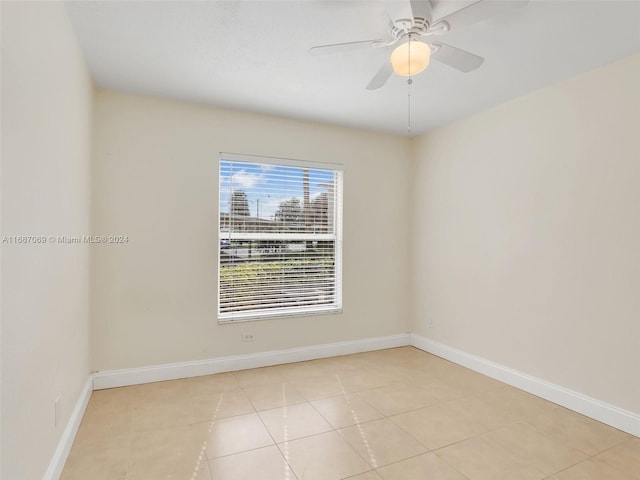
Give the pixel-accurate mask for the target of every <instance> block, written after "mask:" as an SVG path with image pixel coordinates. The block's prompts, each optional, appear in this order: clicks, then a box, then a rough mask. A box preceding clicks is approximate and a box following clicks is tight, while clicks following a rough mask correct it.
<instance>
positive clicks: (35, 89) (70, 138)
mask: <svg viewBox="0 0 640 480" xmlns="http://www.w3.org/2000/svg"><path fill="white" fill-rule="evenodd" d="M1 8H2V150H1V156H2V222H1V227H2V235H6V236H10V235H44V236H50V235H76V234H85V233H88V232H89V179H90V177H89V166H90V160H89V158H90V145H89V138H90V137H89V136H90V122H91V102H92V95H93V91H92V85H91V81H90V79H89V75H88V72H87V69H86V67H85V64H84V61H83V59H82V55H81V52H80V51H79V48H78V45H77V42H76V39H75V35H74V32H73V30H72V28H71V25H70V23H69V20H68V18H67V16H66V12H65V9H64V6H63V5H62V4H61V3H53V2H43V3H35V2H2V6H1ZM88 282H89V251H88V248H87V247H82V246H78V245H53V244H51V243H47V244H45V245H9V244H3V245H2V291H1V295H2V308H1V314H2V472H1V473H0V477H2V478H3V479H7V480H10V479H25V480H26V479H39V478H42V476H43V475H44V473H45V470H46V468H47V465H48V464H49V461H50V459H51V457H52V455H53V453H54V451H55V448H56V446H57V444H58V441H59V439H60V436H61V434H62V432H63V431H64V428H65V427H66V424H67V421H68V420H69V417H70V414H71V412H72V410H73V408H74V406H75V404H76V402H77V400H78V398H79V395H80V392H81V390H82V387H83V386H84V385H85V382H86V381H87V379H88V374H89V366H88V313H89V312H88V309H89V307H88V301H89V286H88ZM58 396H59V397H60V403H59V411H58V413H59V416H58V423H57V426H54V400H55V399H56V398H58Z"/></svg>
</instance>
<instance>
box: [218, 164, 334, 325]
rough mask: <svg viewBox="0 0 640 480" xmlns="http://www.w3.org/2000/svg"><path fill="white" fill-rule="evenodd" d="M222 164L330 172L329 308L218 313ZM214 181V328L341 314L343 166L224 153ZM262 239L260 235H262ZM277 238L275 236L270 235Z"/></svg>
mask: <svg viewBox="0 0 640 480" xmlns="http://www.w3.org/2000/svg"><path fill="white" fill-rule="evenodd" d="M223 162H231V163H234V164H235V163H246V164H248V165H255V164H266V165H274V166H283V167H294V168H309V169H316V170H330V171H333V172H334V178H335V182H336V183H335V186H334V191H335V193H334V195H335V196H334V198H335V199H337V200H336V201H335V203H334V205H335V206H334V212H333V215H334V219H333V223H334V229H335V233H334V234H333V235H332V238H331V241H333V242H334V249H333V258H334V263H333V268H334V274H333V281H334V283H335V287H334V301H333V303H332V304H330V305H314V306H308V305H307V306H303V307H292V306H288V307H283V308H282V309H280V308H266V309H265V308H262V309H255V310H252V311H248V312H233V313H230V314H229V313H226V314H224V313H221V302H220V299H221V266H222V265H221V255H220V251H221V248H220V245H221V241H222V240H227V239H228V237H227V238H225V237H223V232H222V231H221V227H222V226H221V223H222V222H221V216H222V213H223V212H222V209H221V207H222V204H221V201H220V200H221V191H220V185H221V164H222V163H223ZM217 177H218V192H217V215H216V217H217V219H216V223H217V235H216V236H217V244H216V247H217V248H218V252H217V260H216V264H217V275H216V276H217V278H216V286H217V288H216V303H217V306H216V307H217V308H216V310H217V312H216V317H217V322H218V324H232V323H238V322H252V321H258V320H269V319H276V318H285V317H304V316H315V315H333V314H341V313H342V312H343V303H342V286H343V282H342V273H343V268H342V266H343V262H342V254H343V210H344V196H343V188H344V165H342V164H338V163H330V162H315V161H305V160H296V159H290V158H278V157H266V156H259V155H245V154H236V153H225V152H220V155H219V157H218V161H217ZM236 235H237V236H238V238H241V237H244V238H247V239H251V238H252V236H253V237H254V238H255V236H260V234H258V233H255V234H254V233H251V232H249V233H236ZM262 235H264V234H262ZM273 235H278V234H273ZM279 235H282V237H283V239H294V238H295V239H296V240H299V241H304V240H307V239H311V238H312V237H313V238H315V240H327V235H328V234H322V237H323V238H318V237H319V236H320V234H313V233H304V232H301V233H282V234H279Z"/></svg>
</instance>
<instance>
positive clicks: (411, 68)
mask: <svg viewBox="0 0 640 480" xmlns="http://www.w3.org/2000/svg"><path fill="white" fill-rule="evenodd" d="M430 57H431V48H430V47H429V45H427V44H426V43H424V42H416V41H410V42H405V43H403V44H401V45H400V46H398V47H396V48H395V50H394V51H393V52H391V57H390V59H391V66H392V67H393V71H394V72H396V74H398V75H401V76H403V77H408V76H410V75H416V74H418V73H420V72H422V71H423V70H424V69H425V68H427V66H428V65H429V58H430Z"/></svg>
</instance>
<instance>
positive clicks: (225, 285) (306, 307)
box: [218, 155, 342, 322]
mask: <svg viewBox="0 0 640 480" xmlns="http://www.w3.org/2000/svg"><path fill="white" fill-rule="evenodd" d="M233 157H234V158H233V159H228V158H225V157H224V156H223V157H222V158H221V159H220V163H219V181H220V199H219V200H220V201H219V212H218V213H219V223H218V225H219V255H218V272H219V278H218V319H219V321H221V322H225V321H236V320H248V319H254V318H262V317H270V316H283V315H305V314H315V313H323V312H334V311H337V310H340V309H341V307H342V234H341V230H342V171H341V170H339V169H337V168H334V166H331V168H329V167H328V166H327V165H325V164H319V165H320V166H319V167H318V168H312V167H310V166H309V164H300V166H297V165H296V164H295V162H292V161H291V160H287V162H286V163H284V162H283V164H278V162H277V160H276V159H269V161H268V162H266V161H265V162H260V161H257V160H255V159H254V158H252V159H251V160H246V161H245V160H242V159H238V158H237V156H236V155H234V156H233Z"/></svg>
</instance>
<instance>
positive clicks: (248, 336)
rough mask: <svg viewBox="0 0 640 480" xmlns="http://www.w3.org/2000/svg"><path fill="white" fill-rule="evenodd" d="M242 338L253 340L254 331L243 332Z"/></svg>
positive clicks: (244, 340) (247, 340) (243, 339)
mask: <svg viewBox="0 0 640 480" xmlns="http://www.w3.org/2000/svg"><path fill="white" fill-rule="evenodd" d="M241 338H242V341H243V342H253V333H243V334H242V335H241Z"/></svg>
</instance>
